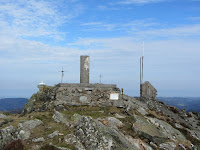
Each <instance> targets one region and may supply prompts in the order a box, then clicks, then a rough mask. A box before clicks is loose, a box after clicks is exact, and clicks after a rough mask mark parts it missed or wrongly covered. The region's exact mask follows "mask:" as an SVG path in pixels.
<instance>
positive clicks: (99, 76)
mask: <svg viewBox="0 0 200 150" xmlns="http://www.w3.org/2000/svg"><path fill="white" fill-rule="evenodd" d="M99 77H100V83H101V78H102V77H103V76H102V75H101V74H100V76H99Z"/></svg>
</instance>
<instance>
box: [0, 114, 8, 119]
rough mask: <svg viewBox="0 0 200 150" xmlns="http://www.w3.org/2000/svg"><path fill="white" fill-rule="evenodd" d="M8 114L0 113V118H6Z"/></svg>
mask: <svg viewBox="0 0 200 150" xmlns="http://www.w3.org/2000/svg"><path fill="white" fill-rule="evenodd" d="M7 117H8V116H6V115H4V114H0V119H4V118H7Z"/></svg>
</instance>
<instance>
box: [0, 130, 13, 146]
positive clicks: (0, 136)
mask: <svg viewBox="0 0 200 150" xmlns="http://www.w3.org/2000/svg"><path fill="white" fill-rule="evenodd" d="M16 131H17V130H16V129H15V128H14V127H13V126H8V127H6V128H3V129H1V130H0V149H2V148H3V147H4V146H5V145H6V144H8V143H9V142H11V141H13V140H16V139H17V133H16Z"/></svg>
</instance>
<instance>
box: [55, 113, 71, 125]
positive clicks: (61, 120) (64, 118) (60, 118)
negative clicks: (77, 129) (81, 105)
mask: <svg viewBox="0 0 200 150" xmlns="http://www.w3.org/2000/svg"><path fill="white" fill-rule="evenodd" d="M52 119H53V120H54V121H55V122H58V123H64V124H66V125H67V126H69V122H68V119H67V116H66V115H65V114H62V113H60V112H58V111H56V110H54V114H53V117H52Z"/></svg>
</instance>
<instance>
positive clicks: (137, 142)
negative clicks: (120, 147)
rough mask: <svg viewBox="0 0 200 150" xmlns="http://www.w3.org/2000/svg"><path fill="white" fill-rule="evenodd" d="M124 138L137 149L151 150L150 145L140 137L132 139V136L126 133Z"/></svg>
mask: <svg viewBox="0 0 200 150" xmlns="http://www.w3.org/2000/svg"><path fill="white" fill-rule="evenodd" d="M125 138H126V139H127V140H128V141H129V142H130V143H131V144H133V145H135V147H137V148H138V149H145V150H153V149H152V147H151V146H149V145H148V144H147V143H145V142H143V141H142V140H141V139H134V138H133V137H132V136H129V135H126V136H125Z"/></svg>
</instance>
